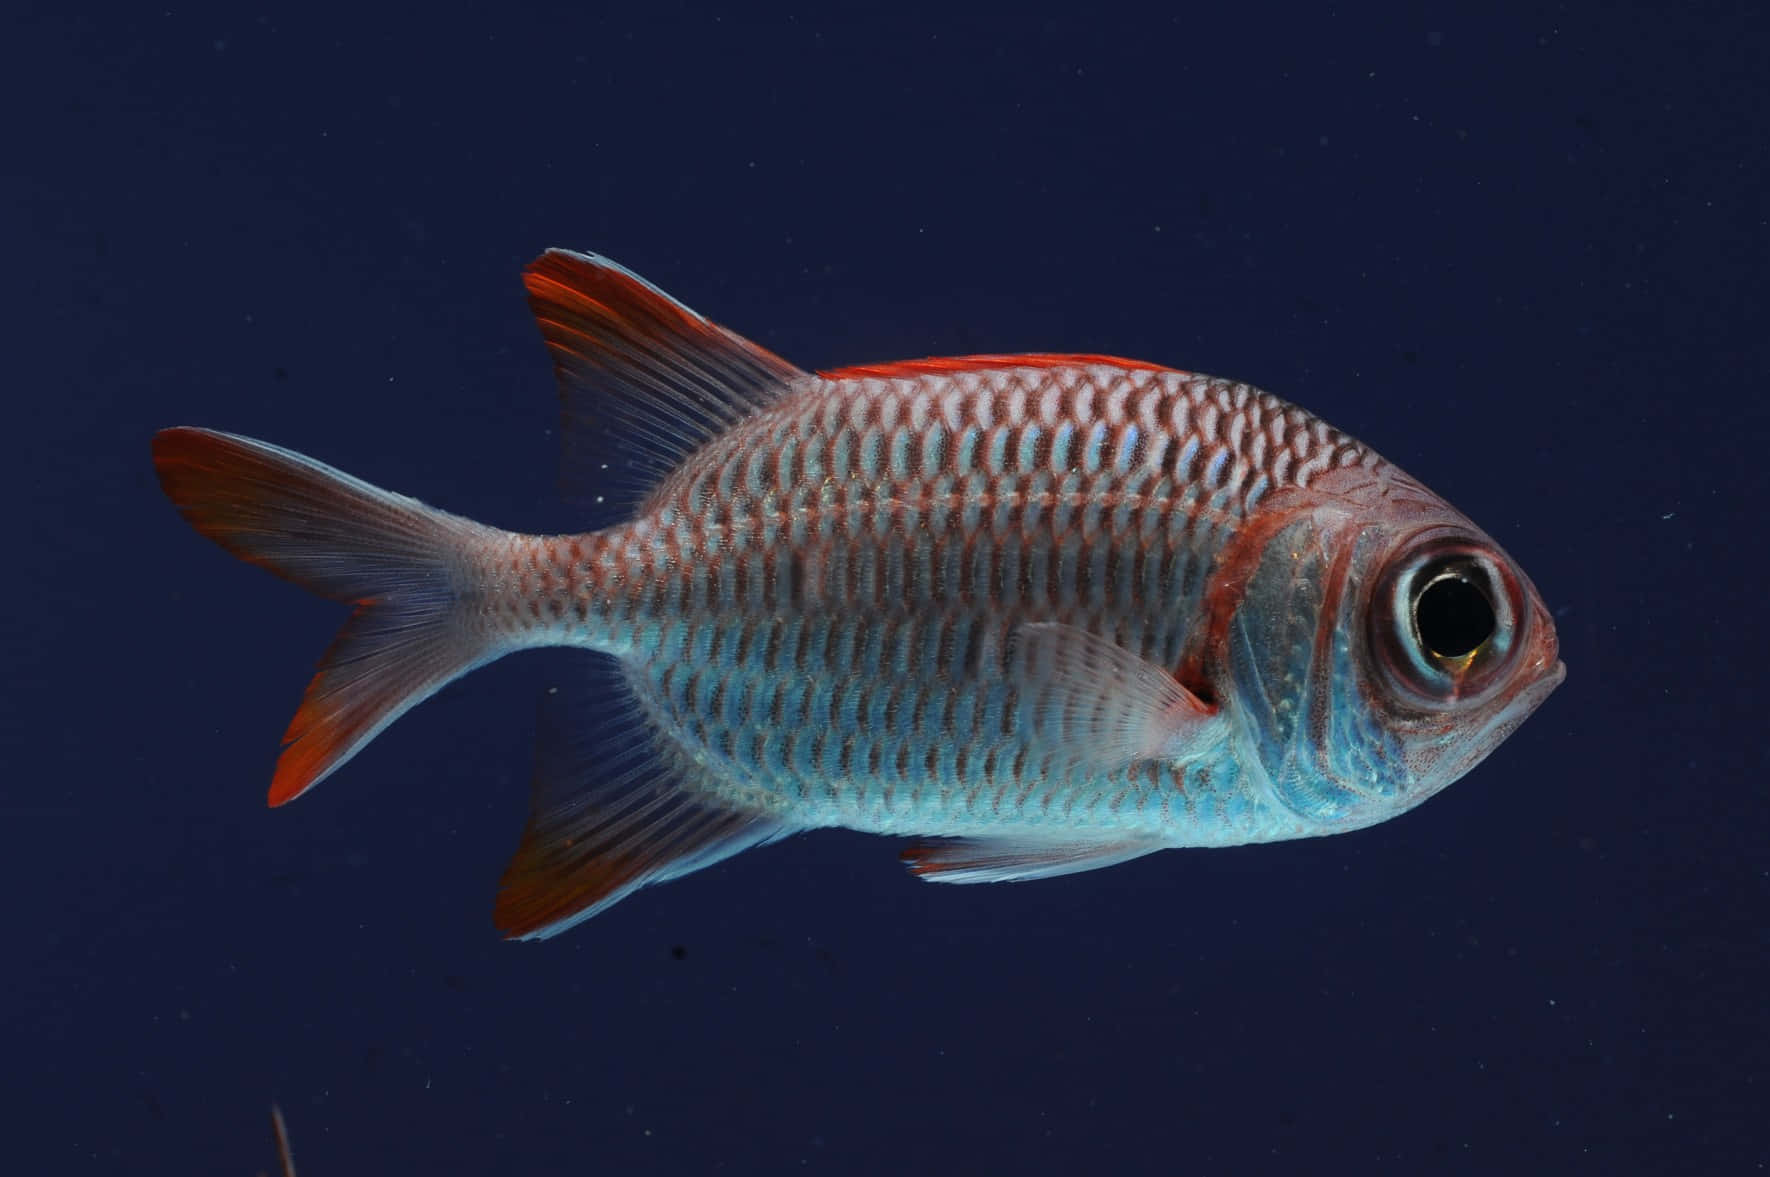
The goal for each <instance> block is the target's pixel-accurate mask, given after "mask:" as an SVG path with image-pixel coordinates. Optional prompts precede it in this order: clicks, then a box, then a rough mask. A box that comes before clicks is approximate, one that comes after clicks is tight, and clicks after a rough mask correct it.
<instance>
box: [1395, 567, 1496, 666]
mask: <svg viewBox="0 0 1770 1177" xmlns="http://www.w3.org/2000/svg"><path fill="white" fill-rule="evenodd" d="M1414 624H1415V625H1417V626H1418V627H1419V630H1420V640H1421V641H1423V642H1425V643H1426V648H1427V649H1429V650H1431V651H1432V652H1433V653H1434V654H1436V655H1438V656H1439V657H1440V658H1461V657H1462V656H1463V655H1465V654H1467V653H1469V652H1470V651H1471V650H1476V649H1479V648H1480V646H1481V643H1482V642H1485V641H1486V640H1487V639H1488V636H1489V635H1490V634H1492V633H1493V625H1494V617H1493V606H1492V605H1491V604H1489V603H1488V600H1487V594H1485V593H1483V592H1482V591H1481V590H1480V589H1479V588H1477V587H1475V585H1473V584H1471V583H1469V582H1468V581H1466V580H1464V579H1463V578H1462V577H1460V576H1457V575H1455V574H1454V573H1453V574H1451V575H1448V576H1441V577H1439V578H1438V579H1437V580H1434V581H1433V582H1432V583H1431V584H1429V585H1427V586H1426V587H1425V588H1424V589H1423V590H1422V591H1421V592H1420V596H1419V600H1417V601H1415V602H1414Z"/></svg>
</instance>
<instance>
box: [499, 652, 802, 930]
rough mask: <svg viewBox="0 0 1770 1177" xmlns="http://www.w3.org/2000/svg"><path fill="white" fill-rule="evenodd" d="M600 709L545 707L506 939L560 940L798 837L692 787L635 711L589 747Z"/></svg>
mask: <svg viewBox="0 0 1770 1177" xmlns="http://www.w3.org/2000/svg"><path fill="white" fill-rule="evenodd" d="M611 677H612V676H611ZM609 686H610V688H611V689H612V688H613V684H612V683H610V684H609ZM602 711H606V705H604V707H603V708H601V709H600V711H599V709H598V708H596V707H593V706H591V705H589V703H588V702H584V703H581V704H577V705H573V704H572V703H570V702H567V701H565V700H562V699H561V698H560V697H559V696H558V695H549V696H548V697H547V698H546V699H545V700H544V703H543V707H542V710H541V717H540V722H539V725H538V726H539V731H538V734H537V738H536V741H535V777H534V788H533V795H532V797H531V799H530V808H529V821H528V826H527V828H526V829H525V830H524V831H523V835H522V844H521V845H520V846H519V847H518V848H517V851H516V856H515V857H514V858H513V859H512V860H511V862H510V865H509V867H508V868H507V869H506V870H505V872H504V881H503V884H502V885H501V886H500V888H499V891H498V904H497V910H496V913H495V916H494V918H495V920H496V923H497V926H498V930H499V931H500V932H502V933H503V934H504V935H505V936H506V937H507V938H510V939H524V940H527V939H542V938H545V937H548V936H555V935H558V934H559V933H560V932H563V931H565V930H566V929H567V928H570V927H572V926H574V925H576V924H579V923H582V922H583V921H584V920H587V919H589V918H590V917H591V916H593V915H595V914H596V913H597V912H599V911H602V910H604V909H605V908H607V907H609V906H611V905H612V904H614V903H617V902H619V901H620V900H621V899H622V898H624V897H625V896H627V895H630V894H632V893H633V892H634V891H636V890H638V889H639V888H640V887H643V886H645V885H646V884H648V883H658V882H663V881H665V880H668V879H674V878H679V877H681V876H682V875H685V874H689V873H690V872H692V871H697V870H700V869H701V868H703V867H708V866H711V865H713V864H714V863H716V862H719V861H720V860H722V859H725V858H729V857H730V856H732V855H733V854H736V853H738V852H739V851H741V850H746V849H748V848H750V847H752V846H757V845H760V844H762V843H764V842H768V841H772V840H773V839H775V838H779V837H782V836H783V835H785V834H788V833H791V832H792V829H791V828H790V827H787V826H783V825H781V824H780V823H779V822H777V821H775V820H773V819H772V818H770V817H769V816H767V815H766V814H760V813H753V812H748V811H745V810H741V809H735V808H731V807H729V806H727V805H724V804H722V803H721V802H719V801H717V800H715V799H714V798H712V797H711V796H709V795H707V794H706V793H704V792H702V791H701V790H699V789H697V788H696V787H695V785H694V783H693V782H694V781H695V780H696V779H697V778H696V772H697V770H695V769H693V768H691V767H689V766H687V765H685V764H674V763H666V762H665V761H664V760H663V759H662V758H661V757H660V756H659V755H658V754H657V753H656V752H655V751H654V750H653V748H652V746H651V743H650V741H649V739H648V736H647V733H646V732H645V730H644V729H643V728H642V727H641V726H640V722H639V720H638V716H637V715H636V714H632V713H630V721H631V722H629V723H628V724H627V725H625V728H624V730H623V731H622V732H620V733H618V734H616V735H615V736H613V737H610V738H609V739H607V740H603V741H591V742H588V743H587V742H585V740H584V739H583V736H582V733H583V732H585V731H589V730H594V729H595V727H596V725H597V722H598V720H599V719H603V718H605V716H603V715H602V714H601V713H600V712H602Z"/></svg>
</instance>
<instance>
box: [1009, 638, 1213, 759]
mask: <svg viewBox="0 0 1770 1177" xmlns="http://www.w3.org/2000/svg"><path fill="white" fill-rule="evenodd" d="M1013 644H1014V652H1015V659H1014V666H1013V674H1014V675H1015V677H1016V678H1017V679H1018V680H1019V682H1018V684H1017V685H1019V687H1020V690H1021V695H1022V698H1023V699H1025V700H1027V703H1028V705H1029V706H1030V708H1031V714H1030V715H1029V719H1030V720H1031V723H1032V731H1033V733H1034V735H1035V737H1036V738H1037V739H1038V740H1040V741H1041V742H1042V743H1044V744H1046V745H1048V746H1050V747H1054V748H1058V749H1062V750H1064V751H1065V752H1066V753H1068V754H1070V755H1072V756H1073V757H1074V758H1075V759H1076V761H1077V762H1078V763H1081V764H1086V765H1090V766H1092V767H1094V768H1096V769H1099V770H1111V769H1117V768H1123V767H1124V766H1125V765H1127V764H1130V763H1132V762H1134V761H1138V760H1150V759H1156V758H1160V759H1165V760H1178V759H1185V758H1188V757H1191V756H1194V755H1196V754H1197V753H1199V752H1200V751H1202V750H1204V749H1205V748H1208V747H1210V746H1211V745H1213V744H1215V743H1216V741H1217V740H1218V739H1220V738H1222V735H1223V722H1222V720H1221V718H1220V715H1219V711H1218V708H1216V707H1214V706H1212V705H1210V704H1208V703H1206V702H1204V701H1203V700H1202V699H1200V698H1199V697H1198V696H1197V695H1195V694H1193V693H1192V692H1191V691H1189V690H1187V689H1186V688H1185V687H1184V686H1182V685H1181V684H1180V682H1179V680H1177V679H1176V678H1175V677H1174V676H1173V675H1172V674H1170V673H1168V672H1167V671H1166V670H1163V669H1162V668H1161V667H1159V666H1157V665H1155V664H1154V663H1152V662H1150V661H1148V660H1147V659H1145V658H1142V657H1140V656H1138V655H1137V654H1135V653H1133V652H1132V651H1130V650H1127V649H1125V648H1124V647H1123V646H1120V645H1118V644H1116V643H1115V642H1113V641H1111V640H1109V639H1107V638H1104V637H1101V636H1100V635H1098V634H1095V633H1091V632H1089V631H1088V630H1085V629H1080V628H1078V627H1076V626H1073V625H1065V624H1062V623H1060V622H1028V623H1025V624H1022V625H1021V626H1019V627H1018V628H1017V629H1016V630H1015V633H1014V637H1013Z"/></svg>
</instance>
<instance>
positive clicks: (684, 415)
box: [523, 249, 805, 497]
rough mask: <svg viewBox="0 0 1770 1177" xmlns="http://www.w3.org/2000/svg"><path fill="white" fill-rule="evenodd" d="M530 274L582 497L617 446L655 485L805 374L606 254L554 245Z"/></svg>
mask: <svg viewBox="0 0 1770 1177" xmlns="http://www.w3.org/2000/svg"><path fill="white" fill-rule="evenodd" d="M523 285H524V286H525V287H527V289H528V293H529V306H530V307H531V308H532V309H533V310H534V313H535V319H536V321H537V322H538V323H539V324H540V327H541V334H542V336H543V337H544V338H545V339H546V341H547V347H548V350H549V351H551V352H552V353H553V368H554V374H555V375H556V376H557V377H558V380H559V399H560V421H561V430H562V434H563V439H564V458H565V462H564V467H563V470H564V473H563V475H562V478H561V481H562V484H563V485H564V487H565V489H566V491H567V493H568V494H569V495H571V496H572V497H583V496H584V495H585V494H599V495H600V494H606V493H607V492H608V491H609V489H610V478H609V475H610V473H611V471H609V470H608V469H606V468H602V467H600V466H599V465H598V463H604V462H607V463H610V464H611V465H613V464H615V462H616V455H619V460H620V462H621V463H624V464H625V466H626V470H627V472H629V473H630V474H631V475H633V476H636V480H637V483H638V485H636V486H635V487H634V488H633V489H637V490H645V489H649V488H650V487H651V486H652V485H654V484H655V483H656V482H657V481H658V480H659V479H660V478H662V477H663V475H664V474H666V473H668V472H669V471H671V470H673V469H675V468H676V466H677V465H679V464H680V463H681V461H682V459H684V458H685V457H687V456H688V455H689V454H690V453H691V452H693V451H694V450H695V449H697V448H699V447H700V445H701V444H702V443H704V442H705V441H707V440H708V439H709V438H711V437H713V436H714V435H715V434H718V433H720V432H722V431H724V430H726V429H728V428H730V427H731V426H732V425H733V424H735V423H736V422H737V421H738V420H740V419H742V418H743V417H745V416H748V415H749V414H751V413H753V412H755V411H756V410H757V409H759V408H761V407H762V406H764V405H766V404H768V403H769V402H771V401H773V400H774V399H775V397H776V396H778V395H779V393H780V390H781V389H782V387H783V386H785V385H786V384H787V383H789V382H791V381H793V380H795V379H798V378H800V377H802V376H804V375H805V373H803V372H801V371H800V370H799V369H797V368H795V367H794V366H793V365H791V364H789V363H787V361H785V360H783V359H781V358H780V357H779V356H777V355H774V354H773V353H772V352H769V351H767V350H765V349H764V348H761V347H758V346H756V345H755V344H753V343H751V342H750V341H749V340H747V339H745V338H743V337H742V336H740V335H737V334H735V333H734V332H731V331H727V330H726V329H725V328H723V327H721V326H719V325H718V324H717V323H714V322H711V321H710V320H708V319H706V318H704V317H702V316H701V315H698V314H696V313H695V312H694V311H692V310H690V309H688V308H687V307H685V306H683V305H682V304H681V303H679V302H677V301H676V300H675V299H673V298H671V297H670V296H669V295H667V294H665V293H664V292H663V291H662V290H659V289H658V288H657V287H656V286H653V285H652V284H651V283H649V282H647V281H646V280H645V279H643V278H641V277H640V276H639V275H637V274H635V273H633V271H631V270H629V269H626V268H625V267H623V266H621V265H618V264H616V263H615V262H612V261H610V260H609V259H608V258H605V257H598V256H597V255H595V254H590V253H572V252H570V251H568V250H564V249H550V250H548V251H547V252H546V253H544V254H542V255H541V256H540V257H538V258H536V259H535V260H534V262H533V263H531V264H530V266H529V268H528V269H527V270H526V271H524V273H523ZM614 473H617V474H618V473H620V471H615V472H614ZM628 481H635V479H634V478H630V479H628Z"/></svg>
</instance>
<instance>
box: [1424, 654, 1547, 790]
mask: <svg viewBox="0 0 1770 1177" xmlns="http://www.w3.org/2000/svg"><path fill="white" fill-rule="evenodd" d="M1552 656H1553V655H1552V654H1551V657H1552ZM1566 678H1567V664H1566V663H1565V662H1562V661H1561V660H1560V659H1558V658H1557V659H1555V662H1554V664H1553V665H1552V666H1550V667H1549V668H1547V669H1546V670H1543V671H1541V672H1540V673H1539V674H1538V675H1537V677H1536V679H1535V681H1533V682H1531V683H1530V685H1529V686H1526V687H1525V688H1524V689H1523V690H1521V691H1519V692H1518V694H1517V695H1515V696H1514V697H1513V698H1512V699H1511V700H1510V701H1508V702H1507V703H1506V705H1505V706H1503V707H1501V708H1499V709H1498V710H1497V711H1495V712H1494V714H1493V716H1492V717H1491V718H1489V719H1488V721H1487V722H1486V723H1484V724H1482V725H1481V727H1480V728H1479V729H1477V730H1476V731H1475V732H1472V733H1471V734H1470V736H1469V738H1468V740H1467V741H1466V742H1465V743H1464V745H1463V747H1464V749H1466V750H1465V751H1464V752H1463V754H1462V756H1460V757H1459V758H1458V760H1457V761H1456V762H1455V764H1454V765H1453V766H1452V767H1451V770H1450V771H1449V772H1447V773H1445V774H1444V778H1443V784H1441V785H1439V786H1438V787H1439V788H1443V787H1444V785H1448V784H1450V783H1451V782H1453V781H1456V780H1459V779H1461V778H1462V777H1463V776H1465V775H1467V774H1468V772H1469V771H1470V770H1471V769H1473V768H1474V767H1475V766H1476V765H1478V764H1480V763H1481V762H1482V761H1483V760H1486V759H1487V756H1488V753H1490V752H1492V751H1493V750H1494V749H1495V748H1498V747H1499V746H1500V745H1501V744H1503V743H1505V742H1506V740H1507V739H1508V738H1510V737H1511V735H1512V733H1513V732H1515V731H1517V730H1518V727H1519V725H1520V724H1522V723H1523V722H1524V721H1525V720H1527V719H1529V718H1530V717H1531V714H1532V713H1533V712H1535V711H1536V709H1537V708H1538V707H1540V706H1542V704H1543V700H1544V699H1547V698H1548V697H1549V696H1550V695H1551V694H1553V693H1554V691H1555V688H1556V687H1558V686H1560V685H1561V684H1562V682H1563V681H1565V680H1566Z"/></svg>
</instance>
